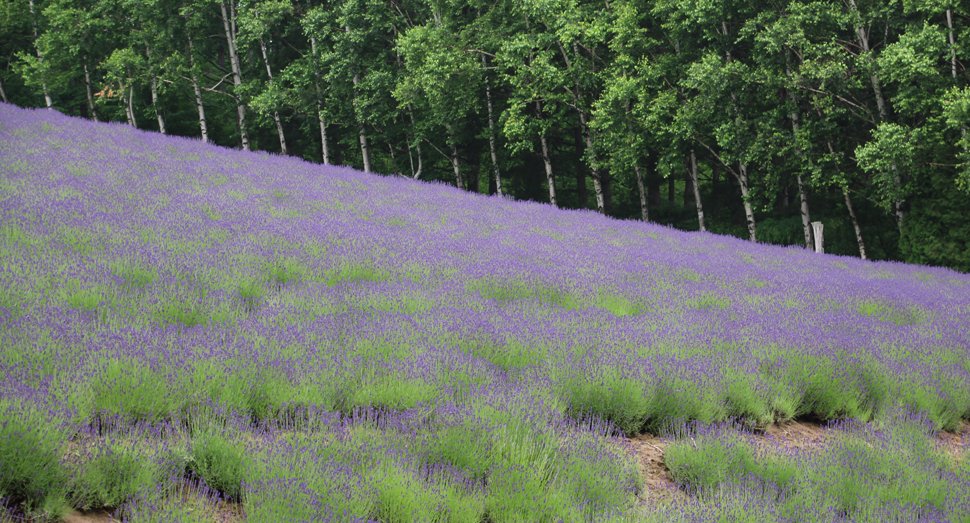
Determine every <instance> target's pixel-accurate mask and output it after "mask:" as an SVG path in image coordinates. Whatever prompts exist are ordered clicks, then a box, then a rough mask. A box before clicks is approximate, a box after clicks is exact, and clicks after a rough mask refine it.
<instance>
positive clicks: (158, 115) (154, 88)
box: [150, 70, 168, 134]
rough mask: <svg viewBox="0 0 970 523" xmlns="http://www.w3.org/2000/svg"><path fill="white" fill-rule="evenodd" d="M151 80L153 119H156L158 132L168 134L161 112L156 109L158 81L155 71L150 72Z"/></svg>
mask: <svg viewBox="0 0 970 523" xmlns="http://www.w3.org/2000/svg"><path fill="white" fill-rule="evenodd" d="M150 75H151V80H152V109H154V110H155V117H156V118H158V132H160V133H162V134H168V133H166V132H165V117H164V116H162V111H161V110H160V109H159V107H158V79H157V78H156V77H155V71H154V70H152V71H151V72H150Z"/></svg>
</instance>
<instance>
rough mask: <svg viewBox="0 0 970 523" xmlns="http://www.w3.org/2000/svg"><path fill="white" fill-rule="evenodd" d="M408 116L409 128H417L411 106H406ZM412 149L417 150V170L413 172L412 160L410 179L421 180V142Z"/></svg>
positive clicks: (422, 164) (422, 156)
mask: <svg viewBox="0 0 970 523" xmlns="http://www.w3.org/2000/svg"><path fill="white" fill-rule="evenodd" d="M408 115H409V116H410V117H411V128H412V129H414V128H415V127H416V126H417V122H416V121H415V120H414V109H413V108H412V107H411V104H408ZM414 148H415V149H417V151H418V170H417V171H415V170H414V160H413V159H412V160H411V177H412V178H414V179H415V180H417V179H418V178H421V171H422V170H423V169H424V163H423V161H424V160H423V159H424V155H423V154H421V142H418V143H417V144H415V146H414ZM410 154H411V145H410V144H408V155H410Z"/></svg>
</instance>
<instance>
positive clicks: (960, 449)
mask: <svg viewBox="0 0 970 523" xmlns="http://www.w3.org/2000/svg"><path fill="white" fill-rule="evenodd" d="M839 432H840V431H839V430H838V429H834V428H828V427H823V426H822V425H820V424H818V423H814V422H810V421H791V422H788V423H783V424H781V425H770V426H768V427H767V428H766V429H765V430H764V431H763V433H756V434H754V435H753V436H752V437H753V439H754V441H755V444H757V445H759V446H762V445H763V447H762V448H775V449H778V448H780V449H782V450H791V451H798V452H807V453H814V452H818V451H820V450H823V449H825V448H826V447H827V446H828V445H829V444H831V443H832V441H833V440H834V439H835V438H836V437H837V436H838V435H839ZM628 441H629V443H630V445H631V446H632V447H633V448H634V449H636V452H637V462H638V464H639V466H640V473H641V475H642V477H643V483H644V492H643V494H642V496H641V500H640V503H641V504H658V503H660V504H667V503H670V502H677V501H682V500H686V499H687V494H686V493H684V491H682V490H680V489H679V488H677V485H676V484H675V483H674V481H673V478H672V477H671V476H670V470H669V469H668V468H667V465H666V464H665V463H664V449H665V448H666V444H665V441H664V440H663V439H661V438H660V437H657V436H654V435H651V434H641V435H639V436H636V437H633V438H630V439H629V440H628ZM936 445H937V448H938V449H940V451H942V452H943V453H945V454H946V455H948V456H950V457H951V458H952V459H953V460H954V461H955V462H959V461H960V460H961V459H963V458H964V457H965V456H966V455H967V452H968V450H970V422H968V421H966V420H964V421H962V422H961V425H960V428H959V429H958V430H957V431H954V432H944V431H941V432H938V433H937V434H936Z"/></svg>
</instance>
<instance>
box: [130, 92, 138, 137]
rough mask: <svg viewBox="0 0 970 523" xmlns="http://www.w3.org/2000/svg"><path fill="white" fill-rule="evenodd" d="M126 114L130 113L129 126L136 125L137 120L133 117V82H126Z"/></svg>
mask: <svg viewBox="0 0 970 523" xmlns="http://www.w3.org/2000/svg"><path fill="white" fill-rule="evenodd" d="M128 114H129V115H131V126H132V127H138V120H137V119H136V118H135V82H131V83H129V84H128Z"/></svg>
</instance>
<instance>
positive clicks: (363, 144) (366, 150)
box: [344, 25, 370, 173]
mask: <svg viewBox="0 0 970 523" xmlns="http://www.w3.org/2000/svg"><path fill="white" fill-rule="evenodd" d="M344 31H345V32H346V33H347V34H350V26H349V25H346V26H344ZM353 81H354V108H356V107H357V84H359V83H360V73H359V72H355V73H354V78H353ZM357 137H358V139H359V141H360V154H361V156H362V157H363V160H364V172H365V173H369V172H370V146H368V144H367V132H366V129H365V128H364V122H358V123H357Z"/></svg>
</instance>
